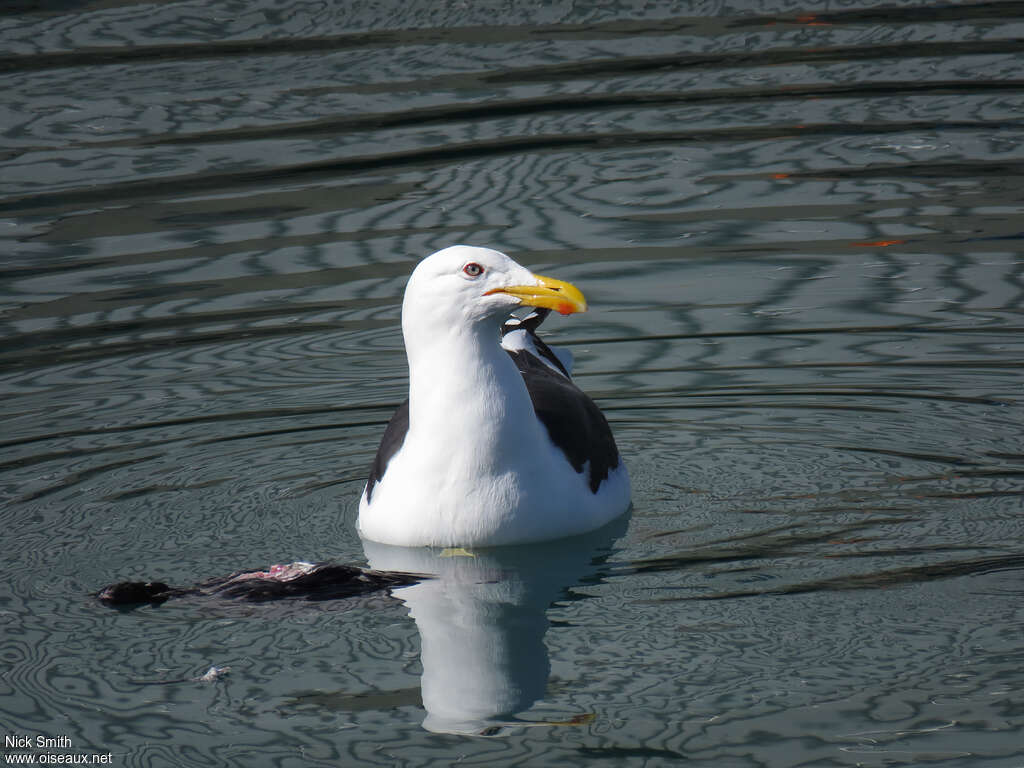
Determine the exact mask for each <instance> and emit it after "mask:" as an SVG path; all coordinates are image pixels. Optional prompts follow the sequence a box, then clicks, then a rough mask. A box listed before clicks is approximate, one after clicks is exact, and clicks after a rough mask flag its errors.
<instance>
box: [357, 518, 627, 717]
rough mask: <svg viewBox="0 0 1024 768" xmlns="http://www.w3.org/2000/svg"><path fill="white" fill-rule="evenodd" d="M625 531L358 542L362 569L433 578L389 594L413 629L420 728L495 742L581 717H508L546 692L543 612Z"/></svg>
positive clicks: (616, 527)
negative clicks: (544, 538) (444, 546)
mask: <svg viewBox="0 0 1024 768" xmlns="http://www.w3.org/2000/svg"><path fill="white" fill-rule="evenodd" d="M626 525H627V519H626V517H625V516H624V517H622V518H620V519H618V520H616V521H613V522H612V523H610V524H609V525H607V526H605V527H603V528H601V529H599V530H597V531H594V532H592V533H589V534H586V535H584V536H578V537H573V538H568V539H560V540H558V541H551V542H543V543H540V544H531V545H523V546H515V547H497V548H493V549H479V550H473V551H465V550H441V549H428V548H406V547H393V546H388V545H386V544H377V543H375V542H371V541H364V542H363V548H364V551H365V552H366V557H367V559H368V560H369V564H370V567H371V568H373V569H377V570H386V571H404V572H409V573H423V574H432V575H434V577H435V578H432V579H427V580H425V581H422V582H420V583H418V584H414V585H412V586H408V587H402V588H400V589H395V590H394V596H395V597H397V598H398V599H400V600H402V601H403V602H404V603H405V604H406V605H407V606H408V607H409V615H410V616H411V617H412V618H413V620H414V621H415V622H416V627H417V629H418V630H419V633H420V642H421V663H422V666H423V677H422V680H421V686H422V695H423V706H424V708H425V709H426V711H427V716H426V718H425V719H424V721H423V727H424V728H426V729H427V730H429V731H434V732H439V733H460V734H473V735H478V736H495V735H500V734H502V733H505V732H506V731H507V730H509V729H511V728H516V727H524V726H529V725H556V724H562V725H569V724H578V723H580V722H585V721H587V718H586V717H582V718H580V717H577V718H574V719H567V720H565V721H562V722H558V723H556V722H552V721H550V720H548V721H543V722H539V721H530V720H519V719H516V718H515V717H514V715H516V714H517V713H522V712H524V711H526V710H527V709H529V708H530V707H531V706H532V705H533V704H534V703H535V702H537V701H538V700H539V699H541V698H542V697H543V696H544V691H545V688H546V687H547V682H548V675H549V673H550V671H551V664H550V661H549V659H548V652H547V648H546V646H545V645H544V634H545V633H546V632H547V629H548V626H549V622H548V618H547V610H548V608H550V607H551V604H552V603H553V602H554V601H556V600H558V599H559V598H560V597H561V596H563V595H565V594H566V592H567V590H569V589H571V588H572V587H574V586H577V585H578V584H580V583H582V582H584V581H587V580H590V579H592V578H593V577H594V576H595V574H597V572H598V570H599V569H600V567H601V564H602V562H603V561H604V559H605V558H606V556H607V554H608V552H609V551H610V548H611V546H612V544H613V543H614V541H615V539H616V538H617V537H619V536H620V535H622V534H623V533H624V532H625V529H626ZM584 631H585V630H584Z"/></svg>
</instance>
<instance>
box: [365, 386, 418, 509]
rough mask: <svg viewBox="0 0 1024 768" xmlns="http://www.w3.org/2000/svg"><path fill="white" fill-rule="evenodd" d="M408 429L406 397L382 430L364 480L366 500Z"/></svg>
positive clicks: (402, 441) (399, 446) (403, 439)
mask: <svg viewBox="0 0 1024 768" xmlns="http://www.w3.org/2000/svg"><path fill="white" fill-rule="evenodd" d="M408 431H409V401H408V399H407V400H406V401H405V402H404V403H402V404H401V405H400V406H398V410H396V411H395V415H394V416H392V417H391V421H389V422H388V426H387V429H385V430H384V437H382V438H381V439H380V447H378V448H377V455H376V456H374V457H373V464H371V465H370V477H369V478H367V480H366V500H367V501H369V500H370V498H371V497H372V496H373V486H375V485H376V484H377V481H379V480H380V479H381V478H382V477H384V471H385V470H386V469H387V468H388V462H389V461H391V457H392V456H394V455H395V454H396V453H398V449H399V448H401V447H402V443H404V442H405V435H406V433H407V432H408Z"/></svg>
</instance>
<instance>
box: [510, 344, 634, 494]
mask: <svg viewBox="0 0 1024 768" xmlns="http://www.w3.org/2000/svg"><path fill="white" fill-rule="evenodd" d="M509 355H510V356H511V357H512V359H513V360H514V361H515V364H516V367H517V368H519V372H520V373H521V374H522V375H523V383H524V384H526V391H527V392H529V393H530V400H532V401H533V410H534V412H535V413H536V414H537V418H538V419H540V420H541V423H542V424H543V425H544V426H545V427H546V428H547V430H548V435H549V436H550V437H551V442H553V443H554V444H555V445H557V446H558V447H559V448H560V449H561V451H562V453H564V454H565V458H566V459H568V460H569V463H570V464H571V465H572V468H573V469H575V470H576V471H577V472H582V471H583V468H584V465H585V464H586V463H587V462H588V461H589V462H590V478H589V480H590V490H591V491H593V492H594V493H597V489H598V488H599V487H600V486H601V483H602V482H603V481H604V480H605V478H607V477H608V473H609V472H610V471H611V470H613V469H615V467H617V466H619V449H618V447H617V446H616V445H615V438H614V437H613V436H612V430H611V427H609V426H608V421H607V419H605V417H604V414H603V413H601V409H600V408H598V407H597V404H596V403H595V402H594V401H593V400H591V399H590V398H589V397H588V396H587V394H586V393H585V392H584V391H583V390H581V389H580V388H579V387H577V386H576V385H575V384H573V382H572V380H571V379H568V378H566V377H565V376H560V375H559V374H558V373H556V372H555V371H553V370H552V369H551V368H550V367H548V366H547V365H545V364H544V363H543V362H541V360H540V359H538V358H537V357H535V356H534V355H531V354H530V353H529V352H524V351H522V350H516V351H514V352H512V351H510V352H509Z"/></svg>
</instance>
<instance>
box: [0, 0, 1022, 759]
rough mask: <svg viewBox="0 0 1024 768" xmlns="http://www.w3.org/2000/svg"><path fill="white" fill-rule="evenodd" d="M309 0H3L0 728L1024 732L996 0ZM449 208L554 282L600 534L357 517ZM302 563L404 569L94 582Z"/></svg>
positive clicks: (296, 738)
mask: <svg viewBox="0 0 1024 768" xmlns="http://www.w3.org/2000/svg"><path fill="white" fill-rule="evenodd" d="M343 6H344V4H342V7H339V6H338V5H336V4H335V5H323V4H318V3H306V2H294V1H292V0H289V2H285V3H268V2H260V1H257V2H254V3H248V4H245V5H241V6H240V5H238V4H234V3H228V2H216V3H209V2H182V1H172V2H166V3H161V4H158V5H148V4H143V3H137V2H130V1H129V2H120V3H100V2H67V3H58V4H51V5H50V6H49V7H48V8H46V9H40V8H39V7H38V6H37V4H34V3H24V2H14V3H8V4H7V5H6V6H5V8H4V9H3V10H2V11H0V39H3V40H4V43H5V44H4V53H3V54H2V55H0V80H2V88H3V93H4V94H5V98H4V99H3V104H2V105H0V128H2V132H0V137H2V138H0V153H2V154H0V157H2V166H0V169H2V170H0V238H2V240H3V242H2V248H3V250H2V253H3V256H2V258H0V312H2V315H0V325H2V338H3V342H2V345H0V388H2V389H0V391H2V393H3V413H4V420H3V422H4V429H3V433H2V436H0V446H2V452H0V503H2V511H0V521H2V524H3V528H4V541H5V542H6V547H5V553H4V557H3V558H2V566H0V567H2V578H0V582H2V585H0V613H2V616H3V622H2V623H3V633H2V636H0V670H2V672H0V730H3V731H4V733H5V734H7V733H18V734H30V735H33V736H34V735H36V734H42V735H45V736H47V737H57V736H64V735H66V736H68V737H70V740H71V748H70V750H68V751H71V752H78V753H87V754H99V753H107V752H111V753H113V760H112V764H114V765H125V766H134V765H139V766H143V765H145V766H153V765H183V764H184V765H217V766H222V765H240V766H253V765H276V766H310V765H325V766H326V765H339V764H340V765H357V764H358V765H363V764H369V765H409V766H416V765H437V764H441V765H447V764H454V763H456V762H459V763H461V764H467V765H486V766H496V765H529V766H539V765H552V766H554V765H557V766H565V765H588V766H590V765H594V766H599V765H615V766H644V767H645V768H653V767H654V766H661V765H674V764H679V763H682V762H684V761H685V762H689V763H699V764H705V765H709V766H716V767H718V766H744V767H745V766H797V765H804V766H828V765H836V766H854V765H863V766H891V765H923V764H928V765H941V766H972V767H973V766H983V767H984V768H1020V766H1021V765H1024V739H1022V735H1021V734H1022V723H1024V698H1022V694H1021V690H1022V689H1024V673H1022V669H1024V650H1022V647H1024V646H1022V644H1021V640H1020V627H1021V625H1022V621H1024V603H1022V600H1021V597H1022V595H1024V581H1022V574H1024V546H1022V544H1021V542H1022V534H1024V530H1022V514H1021V513H1022V496H1024V486H1022V482H1021V480H1022V478H1024V445H1022V434H1024V411H1022V404H1021V398H1022V394H1024V374H1022V370H1024V369H1022V363H1024V342H1022V339H1024V335H1022V334H1021V331H1022V329H1024V326H1022V306H1024V248H1022V232H1024V226H1022V223H1024V215H1022V214H1024V206H1022V198H1024V193H1022V191H1021V190H1022V188H1024V187H1022V177H1024V152H1022V150H1021V149H1020V146H1021V140H1022V138H1024V123H1022V121H1021V114H1022V106H1024V76H1022V72H1024V48H1022V44H1021V38H1022V33H1024V5H1022V4H1021V3H1018V2H1014V1H1012V0H1009V1H1007V2H989V3H973V4H972V3H953V4H948V5H943V6H940V7H934V6H933V5H932V4H928V3H922V2H894V3H889V4H886V5H884V6H883V5H880V4H877V3H871V2H866V1H864V0H855V1H853V2H846V3H830V4H805V5H796V4H793V3H791V2H784V1H783V0H765V2H760V3H738V2H733V3H730V2H706V3H696V4H690V5H687V6H685V7H682V6H676V5H673V4H668V3H648V4H645V5H644V6H643V7H634V6H632V5H628V4H616V5H612V6H601V7H595V8H591V9H588V8H581V7H574V6H573V5H572V4H567V3H563V4H554V5H548V6H544V7H543V8H533V7H531V8H526V7H523V8H515V7H501V8H498V7H490V6H485V5H481V4H451V5H445V6H443V7H439V6H438V5H437V4H435V3H414V4H409V3H401V4H398V3H394V4H386V3H385V4H383V5H381V4H376V5H370V6H366V7H363V6H359V7H358V8H357V7H351V8H348V7H343ZM459 242H464V243H474V244H479V245H487V246H491V247H495V248H499V249H500V250H503V251H506V252H508V253H509V254H510V255H512V256H513V257H514V258H516V259H517V260H519V261H521V262H523V263H524V264H526V265H528V266H530V267H531V268H533V269H536V270H537V271H541V272H544V273H550V274H553V275H556V276H558V277H561V278H564V279H569V280H572V281H573V282H574V283H576V284H577V285H579V286H580V287H581V288H582V289H583V290H584V292H585V293H586V294H587V297H588V299H589V300H590V304H591V311H590V312H589V313H588V314H587V315H584V316H576V317H572V318H567V319H561V318H555V319H552V320H551V321H549V322H548V323H547V324H546V327H548V336H549V339H553V340H554V341H555V342H556V343H559V344H562V345H565V346H567V347H569V348H570V349H571V350H572V351H573V353H574V355H575V357H576V361H577V362H576V368H577V372H578V381H579V382H580V384H581V385H582V386H583V387H584V388H585V389H586V390H587V391H589V392H590V393H591V394H592V395H593V396H594V397H595V399H596V400H597V401H598V403H599V404H600V405H601V407H602V408H603V409H604V411H605V413H606V414H607V415H608V417H609V420H610V422H611V423H612V427H613V429H614V431H615V434H616V436H617V439H618V442H619V445H620V448H621V450H622V452H623V454H624V455H625V457H626V460H627V462H628V464H629V466H630V469H631V471H632V474H633V480H634V487H635V492H634V507H633V511H632V514H631V516H630V518H629V519H628V520H624V521H622V523H621V524H620V525H619V526H618V527H613V528H612V529H610V530H607V531H603V532H599V533H598V534H597V535H596V536H595V537H591V538H587V539H585V540H582V541H575V542H563V543H560V544H557V545H552V546H545V547H537V548H526V549H520V548H511V549H509V550H507V551H498V552H491V553H478V556H477V557H476V558H441V557H439V556H438V555H439V553H436V552H430V551H425V550H424V551H412V552H397V553H396V552H393V551H388V550H387V549H386V548H385V549H383V550H378V549H375V548H373V547H368V548H366V549H364V546H363V544H362V542H360V540H359V539H358V537H357V536H356V534H355V530H354V522H355V517H356V511H357V498H358V495H359V492H360V491H361V489H362V484H363V482H364V480H365V475H366V472H367V469H368V466H369V462H370V460H371V458H372V456H373V452H374V450H375V448H376V443H377V441H378V440H379V437H380V434H381V432H382V431H383V427H384V424H385V423H386V421H387V419H388V417H389V416H390V412H391V410H392V409H393V408H394V406H395V405H396V404H397V403H398V402H400V401H401V400H402V399H403V398H404V392H405V387H406V378H405V361H404V354H403V348H402V340H401V335H400V331H399V326H398V321H399V309H400V301H401V292H402V288H403V286H404V281H405V279H406V276H407V275H408V273H409V272H410V271H411V269H412V267H413V265H414V264H415V263H416V261H417V260H418V259H419V258H421V257H422V256H424V255H426V254H428V253H430V252H432V251H434V250H437V249H439V248H441V247H444V246H446V245H449V244H452V243H459ZM298 559H304V560H320V559H333V560H337V561H340V562H351V563H371V564H374V565H376V566H377V567H385V566H386V567H396V568H405V569H409V570H432V571H435V572H438V573H439V574H440V576H439V578H438V579H435V580H432V581H430V582H425V583H424V584H421V585H418V586H417V587H410V588H407V589H405V590H398V591H396V592H395V593H394V595H393V596H388V595H386V594H381V595H376V596H371V597H366V598H359V599H352V600H347V601H345V600H343V601H335V602H331V603H320V604H316V605H312V604H307V603H297V604H285V605H281V604H278V605H273V606H266V605H264V606H246V605H235V604H224V603H218V602H216V601H180V602H173V601H172V602H169V603H166V604H164V605H163V606H159V607H145V608H141V609H139V610H136V611H131V612H124V613H121V612H117V611H112V610H109V609H107V608H104V607H103V606H102V605H100V604H98V603H97V601H96V600H95V599H94V597H93V596H92V593H93V592H95V591H96V590H98V589H100V588H101V587H102V586H103V585H105V584H108V583H110V582H112V581H118V580H124V579H150V578H153V579H160V580H163V581H167V582H170V583H173V584H187V583H192V582H194V581H196V580H199V579H202V578H206V577H209V576H214V575H221V574H226V573H230V572H232V571H234V570H237V569H239V568H244V567H254V568H255V567H264V566H266V565H269V564H270V563H279V562H288V561H292V560H298ZM211 666H215V667H218V668H220V667H230V671H229V672H227V673H226V674H225V675H224V676H222V677H220V678H219V679H218V680H216V681H212V682H196V681H193V680H192V678H196V677H198V676H201V675H202V674H203V673H204V672H206V671H207V670H208V669H209V668H210V667H211ZM19 751H24V750H13V749H8V750H6V751H5V755H6V754H13V753H15V752H19Z"/></svg>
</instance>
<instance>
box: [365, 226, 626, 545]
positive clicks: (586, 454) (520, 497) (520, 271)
mask: <svg viewBox="0 0 1024 768" xmlns="http://www.w3.org/2000/svg"><path fill="white" fill-rule="evenodd" d="M522 306H530V307H537V308H539V309H540V311H539V312H538V313H537V314H536V315H533V316H531V317H530V318H526V319H524V320H519V319H513V320H512V321H511V322H508V323H506V324H505V328H504V330H505V334H504V340H503V338H502V331H503V322H504V321H506V320H507V319H508V315H509V313H510V312H511V311H512V310H514V309H516V308H518V307H522ZM586 307H587V305H586V301H585V300H584V298H583V294H582V293H580V291H579V290H578V289H577V288H576V287H575V286H573V285H571V284H569V283H566V282H563V281H561V280H555V279H552V278H548V277H542V276H540V275H535V274H533V273H532V272H530V271H529V270H528V269H526V268H525V267H522V266H520V265H519V264H517V263H516V262H515V261H513V260H512V259H510V258H509V257H508V256H506V255H505V254H503V253H499V252H498V251H493V250H490V249H487V248H476V247H470V246H465V245H457V246H452V247H450V248H445V249H444V250H441V251H438V252H437V253H434V254H433V255H431V256H428V257H427V258H425V259H424V260H423V261H421V262H420V263H419V265H418V266H417V267H416V269H415V270H414V271H413V273H412V277H411V278H410V279H409V283H408V285H407V286H406V289H405V299H404V302H403V304H402V333H403V335H404V338H405V350H406V355H407V357H408V361H409V399H408V401H407V402H406V403H403V405H402V406H401V407H399V409H398V411H397V412H396V413H395V415H394V417H393V418H392V420H391V422H390V424H389V425H388V427H387V429H386V430H385V433H384V437H383V439H382V441H381V445H380V448H379V449H378V452H377V456H376V458H375V459H374V463H373V466H372V468H371V471H370V477H369V480H368V482H367V484H366V488H365V490H364V491H363V495H362V499H361V500H360V504H359V523H358V527H359V532H360V535H362V536H363V537H364V538H366V539H369V540H371V541H378V542H382V543H385V544H394V545H398V546H413V547H416V546H441V547H471V546H473V547H487V546H498V545H505V544H521V543H528V542H535V541H543V540H549V539H557V538H562V537H564V536H573V535H577V534H581V533H585V532H587V531H591V530H595V529H597V528H600V527H601V526H603V525H605V524H606V523H608V522H610V521H611V520H613V519H614V518H616V517H618V516H619V515H621V514H622V513H624V512H625V511H626V510H627V508H628V507H629V503H630V483H629V474H628V472H627V470H626V467H625V464H624V463H623V462H622V460H621V458H620V457H619V454H618V449H617V448H616V446H615V440H614V438H613V437H612V434H611V430H610V428H609V427H608V423H607V421H606V420H605V418H604V416H603V415H602V414H601V411H600V410H599V409H598V408H597V406H596V405H595V404H594V402H593V401H592V400H591V399H590V398H589V397H587V395H586V394H584V393H583V392H582V391H581V390H580V389H579V388H578V387H577V386H576V385H575V384H574V383H573V382H572V379H571V378H570V377H569V375H568V372H567V370H566V369H565V367H564V366H563V365H562V363H561V362H560V361H559V360H560V359H559V357H556V356H555V355H554V354H553V353H552V350H551V349H550V348H548V347H547V345H545V344H544V343H543V342H542V341H541V340H540V339H539V338H538V337H537V336H536V334H535V329H536V326H537V325H539V323H540V321H541V320H543V318H544V317H545V316H546V315H547V313H548V311H550V310H552V309H554V310H556V311H558V312H560V313H562V314H570V313H573V312H582V311H585V310H586Z"/></svg>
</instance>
